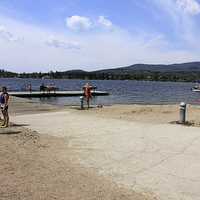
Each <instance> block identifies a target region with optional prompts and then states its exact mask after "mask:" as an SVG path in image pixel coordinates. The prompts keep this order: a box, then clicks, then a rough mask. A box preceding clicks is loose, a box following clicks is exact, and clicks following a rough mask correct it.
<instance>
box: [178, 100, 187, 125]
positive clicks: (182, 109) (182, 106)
mask: <svg viewBox="0 0 200 200" xmlns="http://www.w3.org/2000/svg"><path fill="white" fill-rule="evenodd" d="M179 113H180V119H179V123H181V124H185V121H186V103H184V102H181V103H180V106H179Z"/></svg>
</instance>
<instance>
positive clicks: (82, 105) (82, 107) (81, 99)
mask: <svg viewBox="0 0 200 200" xmlns="http://www.w3.org/2000/svg"><path fill="white" fill-rule="evenodd" d="M83 100H84V98H83V96H81V97H80V101H81V110H83V109H84V103H83Z"/></svg>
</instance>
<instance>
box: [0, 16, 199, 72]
mask: <svg viewBox="0 0 200 200" xmlns="http://www.w3.org/2000/svg"><path fill="white" fill-rule="evenodd" d="M0 18H1V16H0ZM1 21H3V22H4V23H5V24H6V25H7V29H8V30H10V31H11V32H12V33H13V35H20V36H23V37H24V42H23V45H22V44H21V43H18V42H9V41H7V40H0V55H4V56H0V65H1V66H5V69H6V70H11V71H21V72H23V71H49V70H57V71H62V70H63V71H65V70H70V69H74V68H76V69H77V68H80V69H84V70H95V69H101V68H107V67H118V66H126V65H131V64H134V63H173V62H187V61H192V60H197V59H198V58H199V54H200V49H198V50H197V49H193V50H190V51H189V50H187V49H181V50H180V49H175V48H171V47H169V44H168V42H167V41H166V38H165V37H164V36H162V35H159V34H155V33H154V34H149V33H148V34H147V35H148V36H147V35H144V33H137V34H136V33H129V32H127V31H125V30H121V29H120V28H116V29H115V31H109V32H108V31H100V32H98V31H94V32H93V31H92V32H87V34H73V33H71V32H70V31H67V32H65V34H64V33H63V34H62V33H60V32H59V33H58V32H52V31H49V30H46V29H44V28H40V27H37V26H33V25H30V24H24V23H20V22H19V21H16V20H11V19H6V18H4V19H2V18H1ZM1 30H3V28H1ZM51 35H53V36H51ZM49 36H51V37H49ZM48 37H49V38H48ZM45 41H46V43H45ZM74 41H75V42H74ZM80 44H81V47H80V48H79V50H78V51H76V50H74V45H75V46H76V45H77V48H78V47H79V46H80ZM72 46H73V47H72ZM50 47H55V48H50ZM82 47H83V48H82ZM75 48H76V47H75ZM66 49H67V50H66Z"/></svg>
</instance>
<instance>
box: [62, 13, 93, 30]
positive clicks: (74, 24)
mask: <svg viewBox="0 0 200 200" xmlns="http://www.w3.org/2000/svg"><path fill="white" fill-rule="evenodd" d="M66 25H67V27H68V28H69V29H71V30H75V31H85V30H89V29H91V28H92V21H91V20H90V18H88V17H83V16H78V15H74V16H71V17H67V18H66Z"/></svg>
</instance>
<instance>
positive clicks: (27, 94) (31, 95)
mask: <svg viewBox="0 0 200 200" xmlns="http://www.w3.org/2000/svg"><path fill="white" fill-rule="evenodd" d="M9 94H10V95H11V96H15V97H22V98H42V97H68V96H83V91H55V92H40V91H33V92H29V91H22V92H12V91H11V92H9ZM92 95H93V96H106V95H109V93H108V92H105V91H92Z"/></svg>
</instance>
